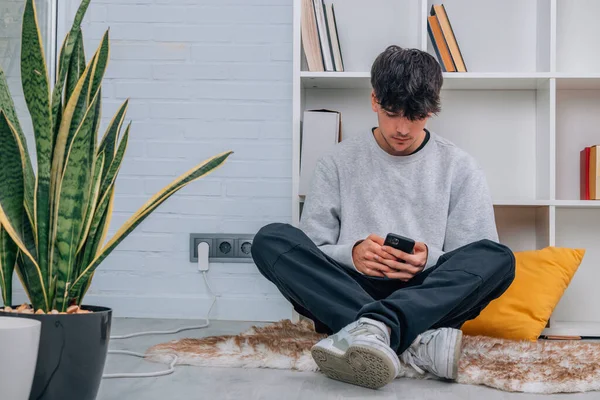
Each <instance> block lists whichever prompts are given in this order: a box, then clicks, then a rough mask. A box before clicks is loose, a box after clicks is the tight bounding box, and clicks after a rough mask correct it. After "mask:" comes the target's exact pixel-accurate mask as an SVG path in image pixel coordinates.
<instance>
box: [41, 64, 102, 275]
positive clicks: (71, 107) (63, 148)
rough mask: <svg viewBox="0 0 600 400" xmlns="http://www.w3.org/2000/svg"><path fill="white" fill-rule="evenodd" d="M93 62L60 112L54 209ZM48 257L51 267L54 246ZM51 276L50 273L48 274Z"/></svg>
mask: <svg viewBox="0 0 600 400" xmlns="http://www.w3.org/2000/svg"><path fill="white" fill-rule="evenodd" d="M94 62H95V57H94V59H92V60H91V61H90V63H89V64H88V65H87V67H86V69H85V71H84V73H83V75H82V76H81V78H80V79H79V81H78V82H77V86H75V90H73V95H72V96H71V98H70V100H69V102H68V103H67V105H66V107H65V109H64V112H63V113H62V118H61V124H60V129H59V131H58V135H57V137H56V142H55V143H54V155H53V160H52V174H51V178H50V187H51V188H52V191H51V197H50V209H51V210H54V211H56V204H55V203H56V202H57V201H58V197H59V195H60V185H59V182H60V179H61V177H62V174H63V172H64V164H65V158H66V153H67V149H68V148H70V146H71V141H72V138H73V136H74V135H75V132H76V131H77V129H78V128H79V125H77V127H75V129H73V130H72V129H71V126H72V122H73V120H74V119H76V118H79V117H78V116H76V114H78V111H79V110H78V109H77V106H78V104H79V99H80V98H85V97H86V96H87V89H85V90H84V87H86V88H87V84H89V82H90V76H91V72H92V65H93V63H94ZM54 238H56V220H55V214H54V213H50V239H51V241H52V243H54ZM49 250H50V257H49V260H48V266H49V268H50V269H52V268H53V265H54V263H55V260H54V246H50V249H49ZM49 275H50V276H52V274H49Z"/></svg>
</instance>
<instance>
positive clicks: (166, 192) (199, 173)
mask: <svg viewBox="0 0 600 400" xmlns="http://www.w3.org/2000/svg"><path fill="white" fill-rule="evenodd" d="M230 154H232V152H231V151H227V152H224V153H221V154H218V155H216V156H214V157H212V158H210V159H208V160H206V161H205V162H203V163H202V164H200V165H198V166H196V167H194V168H192V169H191V170H189V171H188V172H186V173H185V174H183V175H181V176H180V177H179V178H177V179H176V180H175V181H173V182H172V183H171V184H170V185H168V186H167V187H165V188H164V189H163V190H162V191H160V192H159V193H157V194H156V195H155V196H154V197H152V198H151V199H150V200H149V201H148V202H146V204H144V205H143V206H142V207H141V208H140V209H139V210H138V211H137V212H136V213H135V214H134V215H133V216H132V217H131V218H129V219H128V220H127V221H126V222H125V224H124V225H123V226H122V227H121V229H119V231H118V232H117V233H116V234H115V236H114V237H113V238H112V239H111V240H110V241H109V242H108V243H107V244H106V246H105V247H104V248H103V249H102V251H101V252H100V254H99V255H97V256H96V257H95V258H94V260H92V262H91V263H90V265H89V266H87V267H86V268H85V270H83V272H82V273H81V274H80V275H79V277H77V279H76V280H75V282H74V283H73V285H72V286H71V290H70V293H71V294H72V295H73V294H78V293H79V291H80V290H81V288H82V286H83V285H84V284H85V283H87V281H88V280H89V278H90V276H91V274H92V273H93V272H94V271H95V270H96V268H97V267H98V265H100V263H102V261H104V259H105V258H106V257H108V255H109V254H110V253H111V252H112V251H113V250H114V249H115V248H116V247H117V246H118V245H119V243H121V241H123V239H125V238H126V237H127V236H128V235H129V234H130V233H131V232H132V231H133V230H134V229H135V228H136V227H137V226H138V225H139V224H140V223H142V221H143V220H144V219H146V217H147V216H149V215H150V214H151V213H152V211H154V210H155V209H156V208H157V207H158V206H160V205H161V204H162V203H163V202H164V201H165V200H167V199H168V198H169V197H170V196H172V195H173V194H174V193H175V192H177V191H178V190H179V189H181V188H183V187H185V186H186V185H187V184H189V183H190V182H192V181H194V180H196V179H199V178H201V177H203V176H205V175H208V174H209V173H211V172H213V171H214V170H215V169H217V168H219V167H220V166H221V165H222V164H223V163H224V162H225V160H226V159H227V157H229V155H230ZM80 300H81V299H80Z"/></svg>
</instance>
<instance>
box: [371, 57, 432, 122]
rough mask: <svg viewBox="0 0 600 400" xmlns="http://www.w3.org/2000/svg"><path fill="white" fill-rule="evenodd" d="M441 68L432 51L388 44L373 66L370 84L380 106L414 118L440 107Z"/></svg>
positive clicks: (417, 118)
mask: <svg viewBox="0 0 600 400" xmlns="http://www.w3.org/2000/svg"><path fill="white" fill-rule="evenodd" d="M442 83H443V77H442V68H441V66H440V64H439V63H438V62H437V60H436V59H435V58H434V57H433V56H432V55H431V54H429V53H427V52H425V51H422V50H418V49H403V48H401V47H399V46H395V45H392V46H389V47H388V48H386V49H385V51H384V52H383V53H381V54H379V55H378V56H377V58H376V59H375V61H374V62H373V65H372V67H371V86H372V87H373V90H374V91H375V97H376V99H377V102H378V103H379V104H380V105H381V107H382V108H383V109H384V110H386V111H388V112H392V113H398V114H401V115H402V116H404V117H405V118H408V119H409V120H411V121H415V120H420V119H423V118H426V117H427V116H428V115H429V114H430V113H431V114H437V113H439V112H440V110H441V105H440V90H441V88H442Z"/></svg>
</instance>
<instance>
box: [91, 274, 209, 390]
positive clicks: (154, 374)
mask: <svg viewBox="0 0 600 400" xmlns="http://www.w3.org/2000/svg"><path fill="white" fill-rule="evenodd" d="M201 272H202V276H203V277H204V283H205V284H206V287H207V288H208V291H209V293H210V294H211V296H212V297H213V301H212V304H211V305H210V308H209V309H208V313H207V314H206V323H205V324H202V325H195V326H186V327H183V328H179V329H175V330H172V331H148V332H137V333H131V334H129V335H120V336H111V337H110V339H111V340H112V339H129V338H132V337H138V336H147V335H172V334H174V333H179V332H183V331H188V330H192V329H202V328H206V327H208V326H209V325H210V313H211V311H212V309H213V307H214V305H215V302H216V301H217V297H218V296H217V295H215V293H214V292H213V291H212V288H211V287H210V284H209V283H208V278H207V277H206V271H201ZM108 354H124V355H128V356H134V357H140V358H146V355H145V354H141V353H135V352H133V351H128V350H109V351H108ZM167 355H169V356H172V357H173V360H172V361H171V363H170V364H169V369H167V370H164V371H157V372H147V373H117V374H104V375H102V378H103V379H112V378H151V377H157V376H163V375H170V374H172V373H173V372H174V371H175V364H176V363H177V360H178V358H177V355H175V354H167Z"/></svg>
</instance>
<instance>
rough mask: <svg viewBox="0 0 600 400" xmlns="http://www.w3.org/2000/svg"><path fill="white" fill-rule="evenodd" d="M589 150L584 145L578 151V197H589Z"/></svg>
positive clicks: (587, 198)
mask: <svg viewBox="0 0 600 400" xmlns="http://www.w3.org/2000/svg"><path fill="white" fill-rule="evenodd" d="M590 150H591V147H590V146H588V147H585V148H584V149H582V150H581V151H580V152H579V199H580V200H589V199H590V168H589V165H590Z"/></svg>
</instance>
